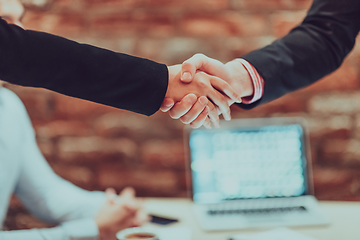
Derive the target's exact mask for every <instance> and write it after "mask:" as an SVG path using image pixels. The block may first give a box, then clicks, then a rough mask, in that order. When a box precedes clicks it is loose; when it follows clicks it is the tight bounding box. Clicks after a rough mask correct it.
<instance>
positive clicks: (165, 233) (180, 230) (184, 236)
mask: <svg viewBox="0 0 360 240" xmlns="http://www.w3.org/2000/svg"><path fill="white" fill-rule="evenodd" d="M156 232H157V234H158V235H159V238H160V240H191V230H190V228H187V227H164V228H156Z"/></svg>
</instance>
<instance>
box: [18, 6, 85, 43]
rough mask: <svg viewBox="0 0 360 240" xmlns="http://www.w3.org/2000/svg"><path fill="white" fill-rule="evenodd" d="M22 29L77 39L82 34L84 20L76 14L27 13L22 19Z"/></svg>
mask: <svg viewBox="0 0 360 240" xmlns="http://www.w3.org/2000/svg"><path fill="white" fill-rule="evenodd" d="M23 24H24V27H25V28H27V29H32V30H36V31H43V32H48V33H52V34H55V35H61V36H63V37H78V36H80V35H81V34H82V33H83V32H84V30H85V29H84V26H85V25H84V24H85V22H84V19H83V17H82V16H81V15H78V14H77V13H64V14H60V13H52V12H37V11H27V12H26V14H25V16H24V19H23Z"/></svg>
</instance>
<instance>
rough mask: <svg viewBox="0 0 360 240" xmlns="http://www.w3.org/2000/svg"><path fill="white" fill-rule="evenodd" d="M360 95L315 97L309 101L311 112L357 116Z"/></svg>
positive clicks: (345, 94)
mask: <svg viewBox="0 0 360 240" xmlns="http://www.w3.org/2000/svg"><path fill="white" fill-rule="evenodd" d="M359 101H360V93H358V92H352V93H346V92H335V93H326V94H321V95H314V96H313V97H312V98H311V99H310V101H309V105H308V106H309V110H310V112H314V113H320V114H357V113H358V112H359V111H360V104H358V103H359Z"/></svg>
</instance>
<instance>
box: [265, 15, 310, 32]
mask: <svg viewBox="0 0 360 240" xmlns="http://www.w3.org/2000/svg"><path fill="white" fill-rule="evenodd" d="M305 16H306V11H299V12H293V11H281V12H276V13H274V14H272V15H271V25H272V28H273V30H272V31H273V34H274V35H275V37H276V38H281V37H283V36H285V35H286V34H288V33H289V32H290V30H291V29H293V28H294V27H296V26H298V25H300V23H301V22H302V21H303V20H304V18H305Z"/></svg>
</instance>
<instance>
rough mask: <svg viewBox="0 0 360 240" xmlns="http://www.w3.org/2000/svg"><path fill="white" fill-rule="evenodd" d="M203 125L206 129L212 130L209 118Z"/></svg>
mask: <svg viewBox="0 0 360 240" xmlns="http://www.w3.org/2000/svg"><path fill="white" fill-rule="evenodd" d="M203 125H204V127H205V128H207V129H211V121H210V118H209V117H207V118H206V119H205V122H204V124H203Z"/></svg>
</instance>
